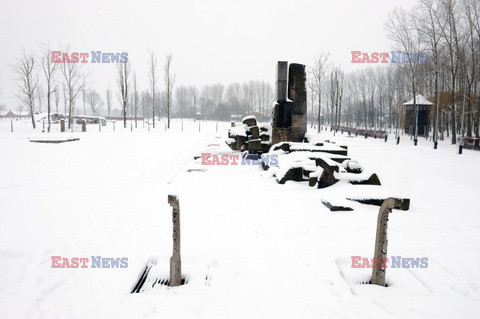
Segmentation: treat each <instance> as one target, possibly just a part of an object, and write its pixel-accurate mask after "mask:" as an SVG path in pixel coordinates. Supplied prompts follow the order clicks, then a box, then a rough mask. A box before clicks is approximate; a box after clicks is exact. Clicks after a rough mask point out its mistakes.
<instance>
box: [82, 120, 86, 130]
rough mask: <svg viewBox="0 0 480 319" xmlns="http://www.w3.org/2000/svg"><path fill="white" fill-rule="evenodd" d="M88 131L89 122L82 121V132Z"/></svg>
mask: <svg viewBox="0 0 480 319" xmlns="http://www.w3.org/2000/svg"><path fill="white" fill-rule="evenodd" d="M86 131H87V122H86V121H85V120H82V132H86Z"/></svg>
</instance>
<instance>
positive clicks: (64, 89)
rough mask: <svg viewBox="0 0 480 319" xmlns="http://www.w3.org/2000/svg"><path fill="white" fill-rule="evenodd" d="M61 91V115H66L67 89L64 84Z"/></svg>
mask: <svg viewBox="0 0 480 319" xmlns="http://www.w3.org/2000/svg"><path fill="white" fill-rule="evenodd" d="M62 91H63V115H64V116H66V115H67V104H68V89H67V86H66V85H65V84H63V85H62Z"/></svg>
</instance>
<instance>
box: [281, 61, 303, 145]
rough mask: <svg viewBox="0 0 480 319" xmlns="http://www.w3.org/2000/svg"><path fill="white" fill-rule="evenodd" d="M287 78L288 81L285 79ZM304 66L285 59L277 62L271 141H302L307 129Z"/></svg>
mask: <svg viewBox="0 0 480 319" xmlns="http://www.w3.org/2000/svg"><path fill="white" fill-rule="evenodd" d="M287 78H288V81H287ZM305 81H306V74H305V66H304V65H302V64H297V63H292V64H290V66H288V63H287V62H286V61H279V62H278V63H277V81H276V87H275V94H276V98H277V103H276V104H275V106H274V108H273V122H272V143H273V144H276V143H279V142H282V141H291V142H303V139H304V137H305V133H306V131H307V93H306V90H305Z"/></svg>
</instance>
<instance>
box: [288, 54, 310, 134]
mask: <svg viewBox="0 0 480 319" xmlns="http://www.w3.org/2000/svg"><path fill="white" fill-rule="evenodd" d="M306 80H307V76H306V73H305V65H303V64H297V63H292V64H290V66H289V68H288V98H289V99H290V100H291V101H292V133H291V141H293V142H303V139H304V137H305V133H306V132H307V91H306V88H305V82H306Z"/></svg>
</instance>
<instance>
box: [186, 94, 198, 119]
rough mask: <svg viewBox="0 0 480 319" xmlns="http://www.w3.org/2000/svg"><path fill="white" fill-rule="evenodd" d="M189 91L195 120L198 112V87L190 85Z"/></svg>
mask: <svg viewBox="0 0 480 319" xmlns="http://www.w3.org/2000/svg"><path fill="white" fill-rule="evenodd" d="M188 93H189V95H190V103H191V104H192V117H193V121H194V122H195V120H196V114H197V100H198V89H197V88H196V87H195V86H190V87H188Z"/></svg>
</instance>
